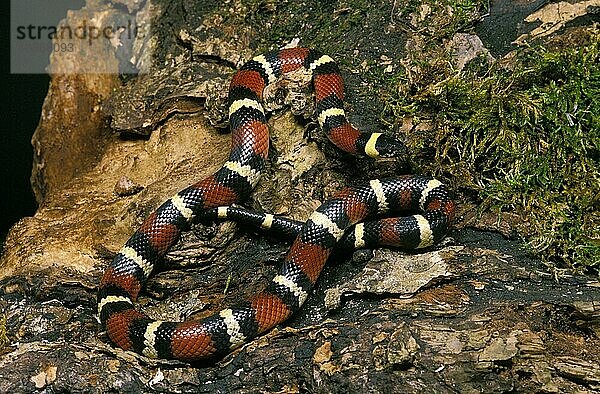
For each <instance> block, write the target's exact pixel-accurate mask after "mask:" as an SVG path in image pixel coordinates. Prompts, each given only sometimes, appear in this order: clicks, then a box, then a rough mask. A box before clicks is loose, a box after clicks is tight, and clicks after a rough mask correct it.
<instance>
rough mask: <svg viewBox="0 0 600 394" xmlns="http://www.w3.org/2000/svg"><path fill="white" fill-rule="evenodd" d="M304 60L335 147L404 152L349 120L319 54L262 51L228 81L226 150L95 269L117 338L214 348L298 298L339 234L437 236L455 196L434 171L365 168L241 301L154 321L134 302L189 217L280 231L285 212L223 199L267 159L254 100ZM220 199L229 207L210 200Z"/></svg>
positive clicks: (180, 353)
mask: <svg viewBox="0 0 600 394" xmlns="http://www.w3.org/2000/svg"><path fill="white" fill-rule="evenodd" d="M302 67H303V68H305V69H306V70H308V71H309V72H311V73H312V86H313V89H314V94H315V99H316V114H315V115H316V118H317V119H318V122H319V125H320V127H321V128H322V129H323V131H324V132H325V133H326V134H327V136H328V138H329V140H330V141H331V142H332V143H333V144H335V145H336V146H337V147H338V148H340V149H342V150H343V151H346V152H349V153H354V154H364V155H367V156H370V157H374V158H377V157H397V156H398V155H402V154H403V153H404V152H405V148H404V145H403V144H402V143H401V142H399V141H398V140H396V139H395V138H393V137H390V136H387V135H384V134H382V133H363V132H360V131H359V130H357V129H356V128H354V127H353V126H352V125H351V124H350V123H349V122H348V120H347V119H346V116H345V112H344V108H343V105H344V88H343V81H342V78H341V76H340V73H339V70H338V67H337V65H336V64H335V62H334V61H333V59H331V58H330V57H329V56H327V55H322V54H320V53H319V52H317V51H315V50H311V49H306V48H293V49H284V50H281V51H278V52H272V53H267V54H264V55H260V56H257V57H255V58H254V59H252V60H251V61H249V62H248V63H246V64H245V65H244V66H242V68H241V69H240V70H239V71H238V72H237V73H236V74H235V75H234V76H233V79H232V81H231V85H230V88H229V122H230V126H231V130H232V146H231V153H230V155H229V158H228V160H227V161H226V162H225V164H224V165H223V167H221V169H219V170H218V171H217V172H216V173H215V174H213V175H211V176H209V177H208V178H206V179H203V180H201V181H199V182H197V183H195V184H193V185H191V186H189V187H187V188H186V189H184V190H181V191H180V192H179V193H177V194H175V195H174V196H173V197H171V198H170V199H169V200H167V201H166V202H165V203H163V204H162V205H161V206H160V207H158V209H157V210H156V211H154V212H153V213H152V214H151V215H150V216H149V217H148V218H146V220H145V221H144V222H143V223H142V225H141V226H140V227H139V228H138V229H137V231H136V232H135V233H134V234H133V235H132V236H131V238H130V239H129V240H128V241H127V242H126V243H125V245H124V246H123V248H121V250H120V251H119V252H118V253H117V255H116V256H115V258H114V260H113V261H112V263H111V264H110V265H109V267H108V268H107V269H106V271H105V272H104V276H103V277H102V280H101V283H100V286H99V290H98V315H99V317H100V321H101V323H102V325H103V326H104V327H106V331H107V333H108V336H109V338H110V339H111V341H112V342H114V343H115V344H116V345H118V346H120V347H121V348H123V349H125V350H132V351H134V352H137V353H140V354H143V355H145V356H148V357H153V358H157V357H158V358H177V359H180V360H186V361H190V360H198V359H204V358H208V357H212V356H216V355H222V354H225V353H227V352H229V351H230V350H231V349H234V348H236V347H238V346H240V345H241V344H242V343H244V342H246V341H248V340H249V339H251V338H253V337H256V336H257V335H259V334H261V333H263V332H265V331H267V330H269V329H271V328H272V327H274V326H275V325H277V324H280V323H281V322H283V321H285V320H286V319H287V318H289V316H290V315H292V314H293V313H294V312H296V311H297V310H298V309H300V307H301V306H302V304H303V303H304V301H305V300H306V298H307V297H308V295H309V294H310V291H311V290H312V288H313V286H314V284H315V282H316V281H317V279H318V277H319V274H320V273H321V271H322V269H323V266H324V265H325V262H326V261H327V258H328V257H329V255H330V253H331V251H332V250H333V249H334V248H335V247H337V246H338V243H339V242H340V240H343V242H344V243H346V244H348V245H353V246H354V247H365V246H369V245H371V244H372V243H373V244H374V245H379V244H384V245H392V246H402V247H406V248H421V247H426V246H430V245H432V244H434V243H435V242H438V241H439V240H440V239H441V238H443V237H444V235H445V234H446V232H447V230H448V227H449V225H450V223H451V221H452V217H453V213H454V203H453V202H452V200H451V199H450V198H449V195H448V191H447V190H446V188H445V187H444V186H443V185H442V184H441V183H440V182H439V181H437V180H435V179H433V178H429V177H423V176H414V175H410V176H402V177H397V178H387V179H374V180H370V181H367V182H365V183H363V184H359V185H357V186H354V187H349V188H346V189H344V190H342V191H340V192H339V193H338V194H337V195H336V196H334V198H333V199H331V200H329V201H327V202H325V203H324V204H323V205H322V206H320V207H319V208H317V209H316V210H315V211H314V212H313V213H312V214H311V215H310V217H309V219H308V220H307V221H306V222H305V223H303V224H302V225H301V226H296V230H299V233H298V235H297V236H296V238H295V240H294V242H293V244H292V246H291V248H290V250H289V252H288V253H287V255H286V257H285V260H284V262H283V264H282V267H281V269H280V270H279V273H278V274H277V275H276V276H275V277H274V278H273V280H272V281H271V282H269V284H268V285H267V286H266V288H265V290H264V291H262V292H261V293H259V294H256V295H255V296H253V297H251V298H250V299H248V300H247V301H246V302H245V303H243V304H242V305H238V306H236V307H232V308H227V309H223V310H221V311H220V312H218V313H215V314H214V315H212V316H209V317H207V318H205V319H203V320H199V321H185V322H168V321H156V320H152V319H150V318H149V317H147V316H146V315H145V314H143V313H142V312H139V311H137V310H136V309H135V308H134V303H135V301H136V299H137V297H138V294H139V292H140V290H141V289H142V287H143V286H144V284H145V283H146V281H147V279H148V277H149V276H150V274H151V273H152V270H153V268H154V267H155V265H156V264H157V263H158V262H160V261H161V259H163V257H164V256H165V254H166V253H167V252H168V250H169V249H170V248H171V247H172V246H173V245H174V244H175V243H176V242H177V240H178V238H179V235H180V233H181V231H183V230H185V229H187V228H189V225H190V224H191V223H192V222H193V221H194V220H195V219H197V218H199V217H207V216H210V215H216V216H219V215H220V216H221V217H227V216H228V215H230V216H231V217H232V218H235V216H236V215H238V216H239V217H241V218H242V219H241V220H247V221H248V222H249V223H252V221H254V222H256V221H260V223H254V224H258V225H261V226H262V227H270V228H272V229H273V230H277V226H280V227H282V228H281V230H282V231H290V230H289V228H288V230H286V229H285V226H286V224H285V223H284V222H283V221H282V220H283V219H280V218H277V217H274V216H272V215H262V214H255V213H251V212H246V213H240V212H241V211H238V212H237V213H236V209H238V208H235V207H230V206H231V205H232V204H234V203H238V202H241V201H244V200H246V199H247V198H248V197H249V195H250V194H251V192H252V190H253V188H254V187H255V186H256V184H257V183H258V181H259V178H260V175H261V172H262V170H263V167H264V164H265V160H266V159H267V152H268V146H269V135H268V128H267V124H266V117H265V111H264V109H263V106H262V104H261V101H262V97H263V91H264V88H265V86H267V85H269V84H272V83H274V82H275V81H277V80H278V78H280V77H281V75H283V74H285V73H288V72H292V71H295V70H298V69H299V68H302ZM221 206H225V207H228V208H218V207H221ZM407 211H412V212H420V213H418V214H413V215H410V216H405V217H400V218H390V219H382V220H379V221H374V222H366V223H361V222H363V221H364V220H365V219H368V218H371V217H373V216H377V215H385V214H389V213H393V212H407ZM244 215H245V217H244ZM359 223H361V224H359ZM355 225H356V226H355ZM288 226H289V223H288ZM352 226H354V227H353V230H352V231H350V232H348V234H346V230H347V229H348V228H350V227H352ZM292 227H293V226H292ZM290 234H291V233H290Z"/></svg>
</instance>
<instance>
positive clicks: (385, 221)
mask: <svg viewBox="0 0 600 394" xmlns="http://www.w3.org/2000/svg"><path fill="white" fill-rule="evenodd" d="M397 179H398V181H399V182H403V181H405V180H412V181H413V182H415V184H416V185H417V186H418V187H419V189H417V190H414V191H413V190H408V189H407V191H406V193H415V196H419V198H418V199H416V198H407V199H406V200H405V201H404V202H403V203H408V205H407V206H403V207H401V208H400V210H401V211H402V212H406V213H414V212H422V214H421V215H410V216H401V217H388V218H379V219H373V220H366V221H364V222H361V223H358V224H356V225H354V226H351V227H350V228H349V229H348V230H346V232H345V233H344V235H343V236H342V238H341V239H340V241H339V242H338V244H337V246H336V248H339V249H360V248H374V247H380V246H392V247H396V248H403V249H420V248H426V247H429V246H432V245H435V244H436V243H438V242H439V241H441V240H442V239H443V238H444V236H445V235H446V232H447V230H448V227H449V225H450V223H449V221H450V219H451V218H450V217H449V216H448V212H451V211H452V210H448V207H447V206H443V204H441V205H440V207H439V208H435V207H433V206H425V205H424V203H425V202H427V201H429V199H430V198H431V196H436V199H437V201H440V202H443V203H444V204H448V203H450V199H449V198H448V195H449V193H448V192H447V190H446V188H445V186H444V185H443V184H442V183H441V182H439V181H438V180H436V179H433V178H429V177H423V176H414V175H410V176H402V177H398V178H397ZM430 194H431V196H430ZM202 218H203V220H211V221H218V220H232V221H235V222H238V223H242V224H244V225H247V226H253V227H257V228H261V229H262V230H264V231H265V232H268V233H272V234H274V235H276V236H278V237H281V238H288V239H291V238H295V237H296V236H297V235H298V234H299V233H300V231H301V230H302V226H303V225H304V224H305V223H304V222H301V221H298V220H293V219H288V218H285V217H282V216H275V215H273V214H270V213H261V212H256V211H252V210H249V209H247V208H244V207H242V206H237V205H236V206H223V207H218V208H213V209H209V210H207V211H206V212H205V213H204V215H203V217H202Z"/></svg>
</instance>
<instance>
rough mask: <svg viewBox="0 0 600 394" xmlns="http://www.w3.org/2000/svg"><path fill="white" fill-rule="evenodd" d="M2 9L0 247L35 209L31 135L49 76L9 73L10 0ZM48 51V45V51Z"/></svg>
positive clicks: (52, 9)
mask: <svg viewBox="0 0 600 394" xmlns="http://www.w3.org/2000/svg"><path fill="white" fill-rule="evenodd" d="M13 1H18V0H13ZM58 3H62V2H57V3H54V4H52V5H50V6H48V7H47V8H48V12H49V13H51V15H52V17H53V18H54V19H56V21H57V22H58V21H59V20H60V19H62V18H63V17H64V16H65V15H66V8H64V4H58ZM81 3H83V1H73V4H72V5H71V6H70V7H69V8H74V9H77V8H81ZM46 4H48V3H46ZM2 7H3V9H2V13H1V15H2V18H3V20H2V22H3V23H2V33H1V34H2V43H3V45H2V51H3V53H2V60H3V61H2V63H1V64H2V77H1V79H2V105H1V108H2V109H1V111H2V112H1V114H2V115H1V116H2V118H1V120H0V124H1V129H0V245H1V244H2V243H3V242H4V238H5V236H6V233H7V232H8V229H9V228H10V227H11V226H12V225H13V224H14V223H15V222H16V221H17V220H19V219H20V218H22V217H24V216H31V215H33V214H34V212H35V210H36V202H35V198H34V196H33V193H32V191H31V185H30V183H29V177H30V175H31V167H32V157H33V151H32V147H31V136H32V135H33V132H34V131H35V128H36V127H37V124H38V122H39V119H40V113H41V110H42V104H43V102H44V97H45V96H46V92H47V91H48V84H49V82H50V78H49V76H48V75H45V74H11V73H10V29H11V23H10V1H3V2H2ZM50 48H51V46H50V43H48V51H50ZM0 250H1V247H0Z"/></svg>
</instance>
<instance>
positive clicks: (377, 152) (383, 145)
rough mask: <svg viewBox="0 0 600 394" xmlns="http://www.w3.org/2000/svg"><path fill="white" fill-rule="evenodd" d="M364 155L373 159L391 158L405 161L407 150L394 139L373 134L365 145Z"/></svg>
mask: <svg viewBox="0 0 600 394" xmlns="http://www.w3.org/2000/svg"><path fill="white" fill-rule="evenodd" d="M365 153H366V154H367V155H369V156H370V157H374V158H380V157H393V158H398V159H405V158H406V157H407V156H408V149H407V148H406V145H404V143H403V142H402V141H400V140H399V139H397V138H395V137H392V136H389V135H385V134H381V133H373V134H371V136H370V137H369V139H368V141H367V142H366V144H365Z"/></svg>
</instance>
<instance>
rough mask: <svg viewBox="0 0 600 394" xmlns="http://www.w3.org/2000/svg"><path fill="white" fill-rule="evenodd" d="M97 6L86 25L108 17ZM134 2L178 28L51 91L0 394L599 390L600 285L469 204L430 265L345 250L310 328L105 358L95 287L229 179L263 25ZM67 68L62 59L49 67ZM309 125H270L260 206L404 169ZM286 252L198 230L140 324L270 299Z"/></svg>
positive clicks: (307, 311)
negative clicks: (171, 205) (545, 257)
mask: <svg viewBox="0 0 600 394" xmlns="http://www.w3.org/2000/svg"><path fill="white" fill-rule="evenodd" d="M88 3H90V4H88V7H89V9H88V10H87V11H86V12H87V13H88V14H86V15H89V13H98V14H99V15H106V13H110V12H111V9H110V8H100V9H95V8H94V5H93V4H92V3H93V2H91V1H90V2H88ZM122 3H123V4H125V5H126V6H128V7H130V11H131V10H133V12H134V14H136V15H137V17H138V18H151V19H152V20H153V21H154V23H155V24H157V25H159V26H166V25H168V26H171V27H172V29H171V30H169V34H167V35H166V36H165V32H164V31H162V30H160V29H157V30H156V31H153V32H152V35H151V36H149V37H146V41H145V42H146V43H147V45H145V46H139V47H135V48H137V49H135V51H137V52H135V58H136V59H138V60H139V62H143V61H146V62H154V63H153V65H151V66H149V67H147V68H146V71H147V72H146V73H145V74H143V75H139V76H137V77H135V78H132V79H130V80H128V81H127V82H123V81H121V80H119V79H118V78H117V77H116V76H114V75H110V74H106V75H68V74H67V75H58V74H57V75H54V76H53V77H52V82H51V85H50V89H49V93H48V97H47V99H46V102H45V103H44V108H43V115H42V120H41V122H40V125H39V127H38V129H37V131H36V134H35V136H34V141H33V143H34V146H35V147H36V152H35V155H36V156H35V163H36V166H35V168H34V172H33V177H32V183H33V187H34V190H35V192H36V196H37V198H38V200H39V202H40V208H39V210H38V212H37V213H36V214H35V216H34V217H31V218H24V219H23V220H21V221H20V222H19V223H18V224H17V225H15V227H14V228H13V229H12V230H11V232H10V234H9V237H8V239H7V242H6V247H5V250H4V254H3V255H2V257H1V258H0V294H1V297H0V306H1V307H2V310H3V314H2V315H0V354H1V357H0V391H1V392H31V391H34V390H35V389H40V390H45V391H46V392H61V391H85V392H107V391H112V392H155V391H156V392H223V393H225V392H231V391H240V392H280V393H281V392H299V391H302V392H304V391H308V392H342V391H345V392H403V393H408V392H434V393H446V392H461V393H465V392H466V393H470V392H487V393H494V392H575V391H578V392H595V391H597V390H600V352H599V351H598V349H599V348H600V346H599V345H600V341H599V340H598V334H599V329H600V326H599V325H598V324H599V320H598V314H599V308H600V307H599V306H600V289H599V286H600V283H599V282H598V281H596V280H594V279H590V278H587V277H584V276H578V275H574V274H570V273H567V272H556V271H549V270H548V269H547V267H545V266H544V265H542V264H541V263H540V262H538V261H536V260H534V259H531V258H530V257H528V255H527V253H526V252H525V251H524V250H522V249H521V248H520V246H519V245H520V242H519V241H518V240H511V239H510V236H511V235H512V230H511V229H512V228H513V226H515V225H518V224H515V223H516V222H517V221H518V218H515V217H511V216H509V215H504V216H502V217H500V218H498V217H496V216H493V217H487V216H484V217H477V216H475V215H474V213H473V207H472V206H470V205H468V204H461V211H460V215H459V217H460V220H459V223H458V224H457V226H456V229H454V231H453V232H452V234H451V236H450V237H449V238H448V239H447V240H445V241H444V242H443V244H442V245H439V246H436V247H435V248H433V250H429V251H425V252H422V253H405V252H400V251H392V250H385V249H381V250H376V251H373V252H371V251H357V252H354V253H352V252H339V253H337V254H336V255H335V256H334V257H333V258H332V259H331V262H330V264H329V266H328V267H327V268H326V269H325V272H324V274H323V275H322V278H321V279H320V281H319V283H318V285H317V288H316V289H315V291H314V292H313V294H312V296H311V297H310V298H309V300H308V301H307V303H306V305H305V306H304V308H303V309H302V311H301V312H300V313H298V314H297V315H295V316H294V317H293V318H292V319H291V320H290V321H289V322H288V323H286V324H285V325H283V326H281V327H279V328H277V329H275V330H273V331H271V332H270V333H268V334H267V335H265V336H263V337H261V338H258V339H256V340H254V341H252V342H250V343H249V344H247V345H246V346H244V347H242V348H241V349H239V350H237V351H235V352H234V353H233V354H231V355H229V356H227V357H225V358H224V359H222V360H215V361H211V362H206V363H202V364H197V365H188V364H184V363H180V362H170V361H162V360H158V361H157V360H149V359H146V358H143V357H139V356H136V355H134V354H132V353H128V352H124V351H121V350H120V349H117V348H115V347H113V346H111V344H110V343H109V342H108V340H107V337H106V335H105V333H103V332H102V331H101V329H100V327H99V326H98V323H97V321H96V317H95V314H96V300H95V287H96V285H97V284H98V281H99V278H100V276H101V274H102V272H103V270H104V268H105V267H106V266H107V264H108V263H109V261H110V260H111V258H112V256H113V255H114V254H115V253H116V251H117V250H118V249H119V248H120V247H121V245H122V244H123V243H124V242H125V241H126V239H127V238H128V237H129V236H130V235H131V234H132V232H133V231H134V229H135V228H136V227H137V226H138V225H139V224H140V223H141V221H142V220H143V219H144V218H145V217H146V216H147V215H148V214H149V213H150V212H151V211H152V210H153V209H155V208H156V207H157V206H158V205H160V203H161V202H162V201H164V200H165V199H167V198H168V197H170V196H171V195H173V194H174V193H175V192H177V191H178V190H180V189H182V188H183V187H185V186H187V185H189V184H191V183H193V182H195V181H197V180H199V179H201V178H203V177H204V176H206V175H208V174H210V173H212V172H214V171H215V170H216V169H217V168H218V167H219V166H220V165H221V164H222V163H223V162H224V160H225V157H226V155H227V153H228V147H229V144H230V142H229V135H228V134H226V133H222V132H220V131H219V130H218V129H215V128H214V127H213V126H212V125H218V126H223V124H224V123H223V119H224V118H225V114H226V108H225V107H224V98H225V96H226V89H227V81H228V79H229V77H230V75H231V74H232V73H233V71H234V70H235V67H236V66H239V65H240V64H241V63H243V62H244V61H245V60H247V59H248V58H249V57H250V56H251V54H252V51H251V50H250V49H249V48H248V45H247V43H248V41H249V40H250V37H251V34H252V33H251V29H250V28H249V27H247V26H234V27H232V26H227V25H226V24H225V25H219V26H220V30H219V29H218V28H216V27H215V24H214V23H213V24H208V22H206V21H204V23H205V24H204V25H203V24H201V23H200V21H202V17H203V16H205V15H207V14H208V13H209V11H210V10H211V9H212V8H213V7H216V5H214V4H212V3H210V2H208V3H206V4H204V5H201V4H199V5H198V6H197V7H198V8H197V9H193V10H192V9H187V10H186V12H187V13H188V17H189V19H188V20H193V18H194V17H197V18H198V19H199V21H196V22H194V24H195V25H194V26H188V28H187V30H185V29H180V27H181V26H180V25H179V23H181V18H180V16H179V15H178V14H177V12H176V10H177V8H176V7H174V6H171V5H168V4H167V5H165V4H163V3H157V4H151V3H150V2H142V3H140V4H141V5H140V4H138V3H136V2H122ZM130 3H131V4H130ZM175 3H178V2H175ZM199 3H202V2H199ZM582 3H590V2H582ZM94 4H95V3H94ZM236 4H237V3H235V2H234V3H232V5H231V6H232V7H234V6H236ZM186 6H187V7H191V5H189V4H188V5H186ZM136 7H137V8H136ZM78 17H82V16H81V15H78V14H77V13H71V14H70V15H69V18H78ZM169 18H173V20H170V19H169ZM196 24H197V26H196ZM207 26H208V27H207ZM215 37H220V38H215ZM473 37H474V36H468V35H461V36H457V37H454V38H453V43H454V44H453V45H454V46H455V47H458V48H462V53H463V56H462V57H461V58H460V59H458V60H457V63H459V62H460V61H465V58H468V57H469V56H472V55H473V54H472V51H473V48H477V47H478V45H480V44H481V42H480V41H478V40H475V39H474V38H473ZM301 44H309V42H306V43H304V42H302V43H301ZM476 50H477V51H479V52H481V51H482V48H479V49H476ZM460 51H461V50H459V52H460ZM148 52H151V53H148ZM488 55H489V54H488ZM82 56H90V55H89V54H85V53H83V54H82ZM401 56H402V54H398V58H401ZM148 59H151V60H148ZM461 59H462V60H461ZM65 61H66V60H64V59H56V58H55V59H53V66H54V68H53V70H60V69H61V65H63V64H62V63H61V62H65ZM106 61H107V62H108V63H110V64H108V65H107V67H112V66H114V67H117V66H116V65H115V64H114V59H108V60H106ZM466 61H468V60H466ZM67 66H68V65H64V67H67ZM298 79H299V80H301V79H302V78H301V77H299V78H298ZM300 82H301V81H300ZM300 82H298V81H296V80H291V81H286V82H285V83H286V84H287V85H288V87H289V85H290V84H291V85H294V84H299V85H302V83H300ZM366 89H367V91H368V89H369V88H366ZM298 97H303V93H302V91H301V92H300V93H298V92H295V93H294V94H291V95H288V96H287V97H279V96H278V95H277V94H276V93H275V90H274V92H273V95H272V97H268V101H269V104H270V108H277V107H279V106H281V104H290V103H292V104H293V105H294V107H295V112H298V113H303V114H309V113H310V99H309V100H308V102H307V103H303V104H301V105H300V108H296V107H297V104H298V103H297V99H298ZM304 105H306V107H304ZM367 116H368V115H367ZM301 123H302V122H298V120H297V119H296V118H295V117H294V116H293V115H291V114H290V113H289V111H279V112H275V113H274V115H273V116H272V117H271V119H270V121H269V124H270V128H271V132H272V137H271V138H272V143H273V148H272V150H271V155H270V163H269V166H268V169H267V171H266V173H265V175H264V176H263V179H262V181H261V183H260V185H259V187H258V188H257V190H256V191H255V193H254V194H253V197H252V200H251V201H250V202H249V205H251V206H253V207H255V208H259V209H264V210H265V211H269V212H274V213H277V214H284V215H286V216H290V217H294V218H299V219H304V218H306V217H307V216H308V215H309V213H310V212H311V211H312V210H313V209H314V208H316V207H317V206H318V205H319V204H320V203H321V202H323V201H324V200H325V199H327V197H328V196H330V195H331V194H332V193H333V192H334V191H336V190H338V189H339V188H341V187H342V186H344V185H346V184H347V183H348V182H352V181H353V179H354V178H364V179H366V178H369V177H373V174H377V175H386V174H389V173H393V172H395V171H396V170H397V166H396V164H394V163H392V164H390V163H379V164H374V163H372V162H371V161H370V160H368V159H355V158H349V157H347V156H345V155H341V154H339V153H336V152H335V151H334V150H333V149H332V148H331V147H330V146H329V145H328V144H327V142H326V141H324V139H323V138H322V137H321V136H314V138H312V139H310V140H307V139H306V138H303V137H304V136H303V134H304V129H305V126H303V125H302V124H301ZM287 247H288V244H287V243H285V242H284V241H281V240H277V239H275V238H271V237H269V236H265V235H263V234H260V233H256V232H254V231H252V230H249V229H244V228H239V227H238V226H236V225H233V224H230V223H225V224H220V225H215V224H199V225H197V226H195V227H194V228H193V229H192V230H191V231H190V232H188V233H186V234H184V236H183V237H182V239H181V240H180V242H179V243H178V245H177V246H176V247H175V248H174V250H172V251H171V252H170V253H169V255H168V258H167V261H166V264H165V267H161V270H160V272H159V273H158V274H157V275H155V276H154V277H153V278H152V279H151V280H150V282H149V284H148V286H147V289H146V292H145V293H144V294H143V295H142V296H141V298H140V302H139V304H140V307H142V308H143V309H144V310H145V311H146V312H148V313H149V314H150V315H151V316H153V317H156V318H162V319H167V318H168V319H185V318H194V317H202V316H204V315H206V314H208V313H210V311H214V310H218V309H220V308H222V307H223V306H225V305H230V304H232V303H235V302H236V301H238V300H240V299H243V298H244V297H246V296H248V295H250V294H253V293H254V292H256V291H258V290H259V289H261V287H262V286H263V285H264V283H265V282H266V280H267V278H269V277H270V276H272V275H273V274H274V272H275V271H276V269H277V262H278V260H280V259H281V258H282V256H283V254H284V253H285V251H286V249H287ZM2 316H3V317H2Z"/></svg>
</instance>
